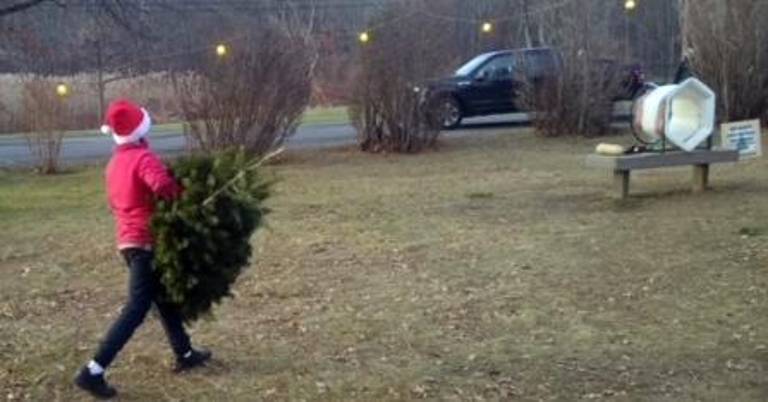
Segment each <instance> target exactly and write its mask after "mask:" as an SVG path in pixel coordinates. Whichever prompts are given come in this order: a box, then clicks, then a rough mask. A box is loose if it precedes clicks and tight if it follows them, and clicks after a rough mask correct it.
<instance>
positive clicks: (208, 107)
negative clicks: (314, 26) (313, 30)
mask: <svg viewBox="0 0 768 402" xmlns="http://www.w3.org/2000/svg"><path fill="white" fill-rule="evenodd" d="M312 69H313V51H312V49H311V47H310V46H308V44H307V43H306V41H304V39H303V38H302V37H300V36H299V35H295V34H292V33H291V32H288V31H286V30H281V29H278V28H277V27H276V26H269V27H265V28H264V29H263V31H262V32H261V34H259V35H258V36H254V37H253V38H251V40H247V41H242V42H239V43H238V46H237V47H233V49H231V52H230V53H229V54H227V55H226V56H225V57H217V56H216V55H204V56H202V58H201V60H200V63H199V65H198V67H197V68H196V69H195V70H194V71H188V72H184V73H176V74H174V76H173V83H174V88H175V92H176V96H177V98H178V103H179V106H180V107H181V111H182V114H183V117H184V120H185V121H186V124H187V128H188V129H187V130H185V131H186V133H187V135H188V138H189V139H190V140H191V142H192V143H193V144H194V145H195V146H196V147H198V148H200V149H201V150H203V151H204V152H215V151H221V150H227V149H231V148H239V147H243V148H244V149H245V150H246V151H248V152H251V153H254V154H259V155H262V154H265V153H266V152H268V151H269V150H270V149H272V148H273V147H276V146H279V145H280V144H282V143H283V142H284V141H285V140H286V139H287V138H288V137H289V136H290V135H291V134H293V132H294V131H295V129H296V127H297V125H298V123H299V122H300V118H301V116H302V114H303V112H304V110H305V109H306V107H307V105H308V104H309V99H310V95H311V83H312Z"/></svg>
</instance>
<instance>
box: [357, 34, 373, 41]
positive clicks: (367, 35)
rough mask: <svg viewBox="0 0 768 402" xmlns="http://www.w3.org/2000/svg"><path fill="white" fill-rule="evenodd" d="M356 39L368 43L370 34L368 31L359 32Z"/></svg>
mask: <svg viewBox="0 0 768 402" xmlns="http://www.w3.org/2000/svg"><path fill="white" fill-rule="evenodd" d="M358 39H359V40H360V43H368V42H370V40H371V34H369V33H368V32H361V33H360V36H359V37H358Z"/></svg>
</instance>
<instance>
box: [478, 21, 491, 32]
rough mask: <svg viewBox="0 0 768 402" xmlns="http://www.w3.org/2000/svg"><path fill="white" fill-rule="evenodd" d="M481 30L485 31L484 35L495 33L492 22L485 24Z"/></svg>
mask: <svg viewBox="0 0 768 402" xmlns="http://www.w3.org/2000/svg"><path fill="white" fill-rule="evenodd" d="M480 29H481V30H482V31H483V33H486V34H489V33H491V32H493V24H492V23H490V22H484V23H483V25H482V27H481V28H480Z"/></svg>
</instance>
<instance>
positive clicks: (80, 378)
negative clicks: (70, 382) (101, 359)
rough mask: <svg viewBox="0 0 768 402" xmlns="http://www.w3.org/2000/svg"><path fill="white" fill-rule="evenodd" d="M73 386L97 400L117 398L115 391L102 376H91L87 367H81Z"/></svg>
mask: <svg viewBox="0 0 768 402" xmlns="http://www.w3.org/2000/svg"><path fill="white" fill-rule="evenodd" d="M75 385H77V386H78V387H79V388H80V389H82V390H83V391H85V392H88V393H89V394H91V395H93V396H94V397H95V398H98V399H110V398H114V397H116V396H117V390H116V389H114V388H112V387H111V386H110V385H109V384H107V381H106V380H104V375H103V374H100V375H93V374H91V372H90V371H88V367H83V369H82V370H80V374H78V375H77V377H76V378H75Z"/></svg>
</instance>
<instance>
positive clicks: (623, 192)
mask: <svg viewBox="0 0 768 402" xmlns="http://www.w3.org/2000/svg"><path fill="white" fill-rule="evenodd" d="M613 186H614V188H615V189H616V196H617V197H618V198H619V199H621V200H624V199H626V198H627V197H629V170H614V171H613Z"/></svg>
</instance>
